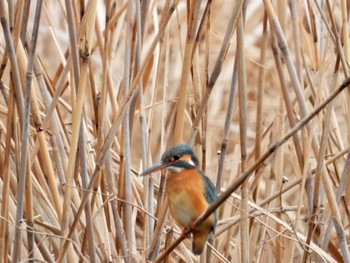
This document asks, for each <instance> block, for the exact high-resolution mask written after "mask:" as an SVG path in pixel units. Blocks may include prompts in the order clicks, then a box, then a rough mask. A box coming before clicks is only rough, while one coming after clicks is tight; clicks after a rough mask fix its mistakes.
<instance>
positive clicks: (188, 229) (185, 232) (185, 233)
mask: <svg viewBox="0 0 350 263" xmlns="http://www.w3.org/2000/svg"><path fill="white" fill-rule="evenodd" d="M195 229H196V226H195V224H194V221H191V223H190V227H186V228H184V229H183V230H182V233H181V236H182V237H187V236H188V235H189V234H190V232H193V230H195Z"/></svg>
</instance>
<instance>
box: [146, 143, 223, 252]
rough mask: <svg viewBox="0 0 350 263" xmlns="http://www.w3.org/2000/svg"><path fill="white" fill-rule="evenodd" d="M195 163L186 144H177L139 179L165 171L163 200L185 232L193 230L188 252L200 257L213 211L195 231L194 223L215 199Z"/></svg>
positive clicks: (212, 223) (212, 230)
mask: <svg viewBox="0 0 350 263" xmlns="http://www.w3.org/2000/svg"><path fill="white" fill-rule="evenodd" d="M198 166H199V161H198V158H197V156H196V155H195V153H194V151H193V149H192V148H191V146H190V145H188V144H179V145H176V146H173V147H170V148H169V149H168V150H166V151H165V152H164V153H163V155H162V157H161V161H160V162H159V163H157V164H155V165H153V166H152V167H150V168H149V169H147V170H145V171H144V172H143V173H142V174H141V176H145V175H148V174H151V173H154V172H156V171H159V170H162V169H166V170H167V171H168V176H167V190H166V192H167V198H168V204H169V209H170V214H171V216H172V217H173V218H174V219H175V221H176V223H177V224H178V225H180V226H182V227H183V228H184V230H183V233H186V230H188V229H193V232H192V235H193V242H192V252H193V253H194V254H195V255H200V254H202V252H203V249H204V246H205V243H206V241H207V240H208V238H209V237H211V236H213V234H214V233H215V227H216V224H217V215H216V212H213V213H212V214H211V215H210V216H209V217H208V218H206V219H205V220H204V221H203V222H202V223H201V224H200V225H199V226H198V227H197V228H193V227H194V221H195V220H196V219H197V218H198V217H199V216H200V215H201V214H202V213H204V212H205V211H206V209H207V208H208V207H209V205H210V204H211V203H212V202H213V201H214V200H215V199H216V197H217V194H216V191H215V187H214V184H213V183H212V181H211V180H210V179H209V177H208V176H206V175H205V174H204V172H203V171H202V170H201V169H200V168H199V167H198Z"/></svg>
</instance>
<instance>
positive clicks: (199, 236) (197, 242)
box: [192, 231, 208, 255]
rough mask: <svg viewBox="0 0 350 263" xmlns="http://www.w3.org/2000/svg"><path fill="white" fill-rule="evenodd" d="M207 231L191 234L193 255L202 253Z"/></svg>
mask: <svg viewBox="0 0 350 263" xmlns="http://www.w3.org/2000/svg"><path fill="white" fill-rule="evenodd" d="M207 238H208V232H207V231H196V232H194V233H193V243H192V252H193V254H195V255H200V254H202V252H203V249H204V246H205V242H207Z"/></svg>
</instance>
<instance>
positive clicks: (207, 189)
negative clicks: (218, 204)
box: [199, 170, 217, 232]
mask: <svg viewBox="0 0 350 263" xmlns="http://www.w3.org/2000/svg"><path fill="white" fill-rule="evenodd" d="M199 172H200V174H201V175H202V177H203V180H204V189H203V194H204V196H205V200H206V201H207V202H208V203H209V204H211V203H212V202H214V200H215V199H216V197H217V194H216V191H215V186H214V184H213V182H212V181H211V180H210V179H209V177H208V176H206V175H205V174H204V173H203V172H202V171H201V170H199ZM216 223H217V216H216V211H215V212H214V224H213V226H212V231H213V232H214V230H215V227H216Z"/></svg>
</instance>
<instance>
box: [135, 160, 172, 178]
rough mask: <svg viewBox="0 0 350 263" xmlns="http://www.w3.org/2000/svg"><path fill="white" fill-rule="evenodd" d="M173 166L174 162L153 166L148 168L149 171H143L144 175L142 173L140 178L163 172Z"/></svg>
mask: <svg viewBox="0 0 350 263" xmlns="http://www.w3.org/2000/svg"><path fill="white" fill-rule="evenodd" d="M172 164H174V162H168V163H165V162H160V163H157V164H155V165H153V166H151V167H150V168H148V169H147V170H145V171H143V173H141V174H140V176H145V175H148V174H151V173H154V172H157V171H159V170H163V169H165V168H167V167H169V166H171V165H172Z"/></svg>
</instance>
